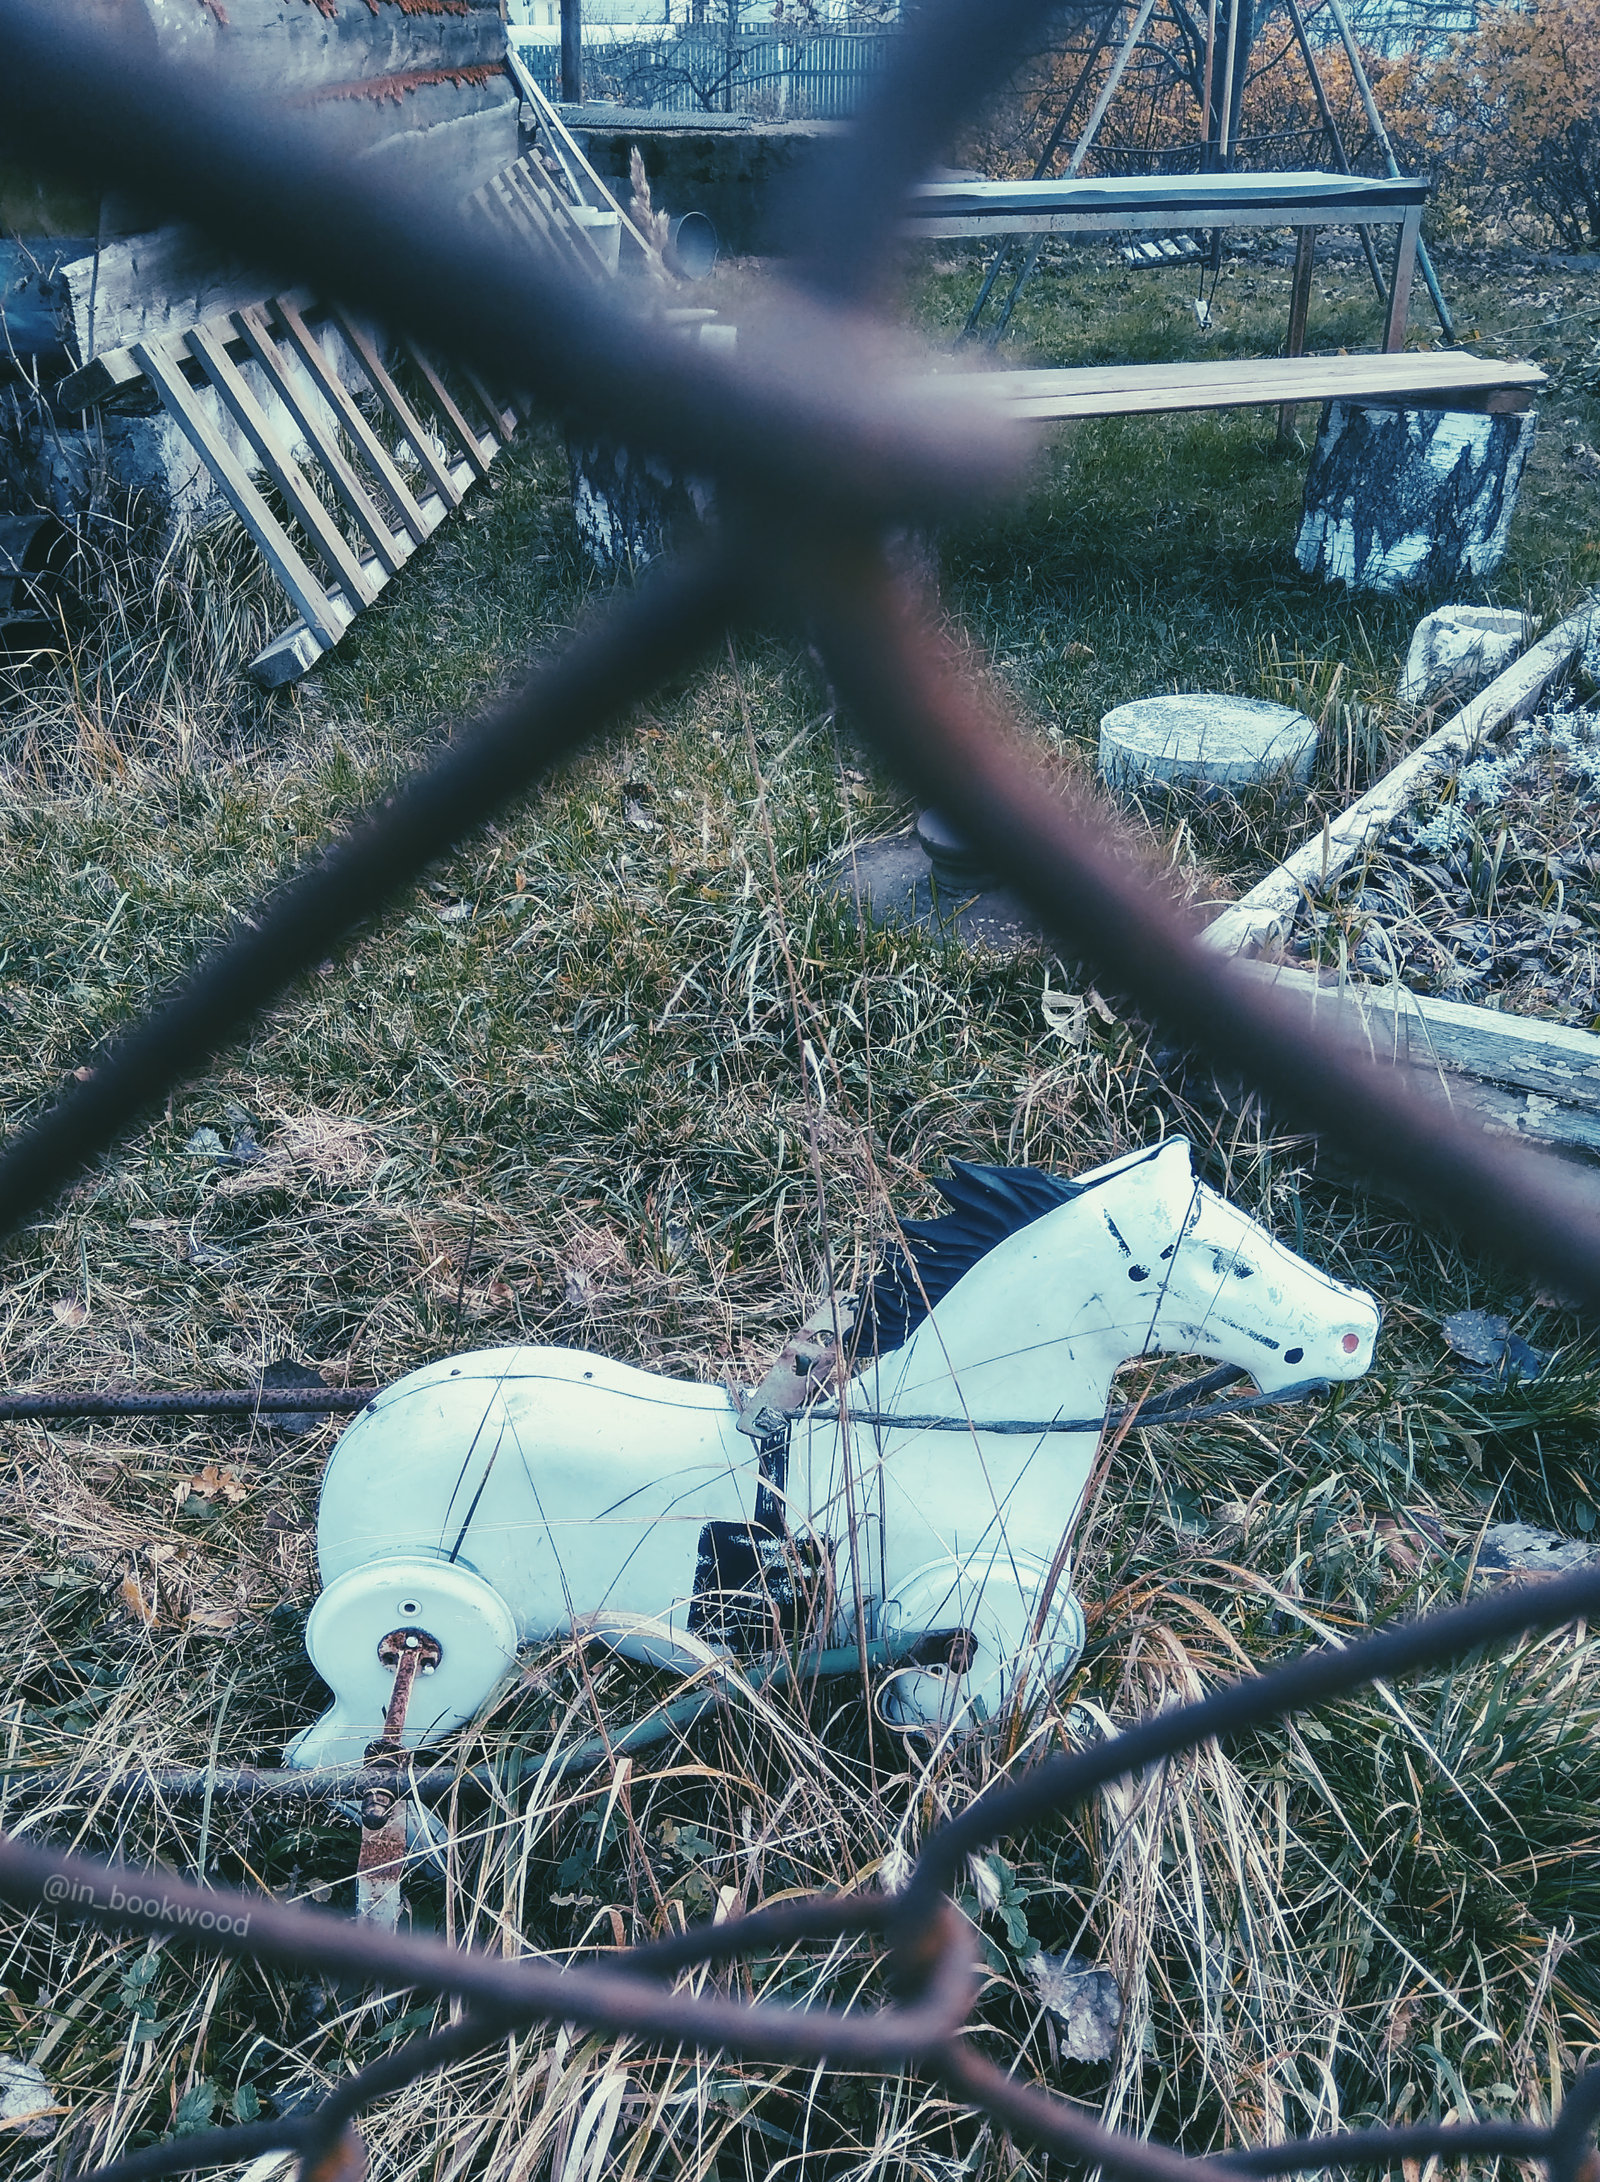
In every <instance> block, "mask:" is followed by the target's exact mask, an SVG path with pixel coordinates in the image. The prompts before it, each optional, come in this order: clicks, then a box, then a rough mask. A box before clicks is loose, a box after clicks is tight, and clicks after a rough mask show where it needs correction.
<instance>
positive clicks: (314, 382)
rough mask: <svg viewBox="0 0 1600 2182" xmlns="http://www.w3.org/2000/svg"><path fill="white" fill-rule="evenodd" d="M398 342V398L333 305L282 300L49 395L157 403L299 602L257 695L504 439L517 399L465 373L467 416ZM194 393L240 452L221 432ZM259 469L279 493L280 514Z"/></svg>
mask: <svg viewBox="0 0 1600 2182" xmlns="http://www.w3.org/2000/svg"><path fill="white" fill-rule="evenodd" d="M330 334H331V335H334V336H336V337H337V341H338V347H337V348H335V347H331V346H330V342H329V336H330ZM400 346H401V349H402V350H403V352H404V354H405V355H406V357H407V358H408V359H409V362H410V364H411V365H412V367H413V369H414V372H415V374H416V379H417V381H419V382H420V388H421V390H422V391H421V392H419V391H418V388H417V387H415V386H414V387H413V390H412V393H411V394H410V395H408V394H407V393H406V392H404V391H402V389H401V387H400V385H399V384H398V382H397V380H396V378H395V376H394V373H393V372H392V371H391V370H390V368H389V366H388V364H387V363H386V362H385V361H384V358H383V357H382V355H381V354H380V353H379V350H378V345H377V343H376V341H375V340H374V338H373V336H372V334H371V333H370V332H369V331H368V329H367V328H366V327H365V326H363V325H361V324H360V323H359V321H358V320H356V319H354V318H352V317H351V316H350V314H349V313H348V312H346V311H344V310H342V309H341V308H340V307H339V306H338V305H337V304H333V303H322V302H317V301H314V300H313V299H312V298H311V297H309V296H307V295H305V294H303V293H299V294H290V295H279V296H273V297H270V298H269V299H268V300H267V301H265V302H262V303H256V304H249V305H246V306H245V307H244V308H242V309H239V310H231V311H222V312H219V313H218V314H217V315H216V317H214V318H210V319H207V320H205V321H204V322H203V323H202V324H200V325H198V326H192V327H190V328H189V329H188V330H187V331H186V332H182V333H176V334H165V335H162V336H159V337H152V338H149V339H146V340H140V341H136V342H134V343H133V345H132V346H131V347H129V348H126V349H119V350H116V351H113V352H112V353H110V354H107V355H104V356H97V357H95V358H94V359H93V361H92V362H91V363H89V364H87V365H86V366H85V367H84V368H83V369H82V370H81V371H79V372H76V373H75V374H74V375H73V377H72V378H71V379H70V380H68V381H66V382H64V384H63V386H62V388H61V390H60V393H61V398H62V399H63V401H64V402H65V403H66V405H67V406H68V407H72V408H88V407H91V406H93V405H95V404H97V403H100V402H104V401H106V400H108V399H109V398H110V397H111V396H113V395H115V394H120V393H125V392H127V391H129V390H130V389H131V388H133V387H135V386H137V385H139V384H140V383H141V382H144V383H146V384H148V385H149V386H150V387H151V388H152V389H153V390H154V391H155V393H156V394H157V395H158V396H159V397H160V400H161V403H162V406H163V407H164V408H165V409H166V411H167V413H168V415H169V416H170V417H171V418H172V420H173V422H174V423H175V424H176V425H177V427H178V429H179V430H180V431H181V432H182V433H183V435H184V437H185V438H186V439H187V440H188V442H189V444H190V445H191V446H192V447H193V449H194V451H195V453H196V454H197V455H198V456H199V457H200V459H201V461H202V462H203V463H204V464H205V465H206V467H207V469H208V470H210V472H211V474H212V476H213V477H214V478H215V479H216V482H217V485H218V487H219V489H220V491H221V492H222V495H223V497H224V498H225V499H226V500H227V502H228V504H229V506H230V507H231V508H232V509H233V511H234V513H235V514H236V515H237V516H238V517H239V520H240V521H241V522H242V523H243V524H244V526H245V528H246V529H247V530H248V531H249V533H250V535H251V537H252V538H253V539H254V540H255V542H256V544H257V546H258V547H259V548H260V549H261V553H262V555H263V557H264V558H265V560H266V562H267V565H268V567H269V568H270V569H271V570H272V572H273V574H274V575H275V576H276V577H277V579H278V581H279V583H280V584H282V586H283V588H284V590H285V591H286V592H287V594H288V596H289V599H290V602H291V603H292V604H293V605H294V606H295V607H296V608H297V609H298V612H299V616H300V618H299V619H298V620H297V621H296V622H294V623H293V624H292V626H291V627H289V628H287V629H285V630H284V631H283V633H282V634H281V635H280V636H277V637H275V638H274V639H273V640H272V642H271V643H270V644H269V645H267V647H266V648H265V650H263V651H261V652H259V653H258V654H257V655H256V657H255V658H254V659H253V660H251V662H250V666H249V672H250V673H251V674H252V675H253V676H254V678H255V679H256V680H257V681H258V682H261V683H263V684H264V685H266V686H267V687H268V688H272V687H275V686H277V685H279V684H282V683H285V682H292V681H294V680H295V679H296V678H297V677H298V676H300V675H302V674H304V673H305V672H306V671H307V669H308V668H310V667H313V666H315V664H316V662H317V661H318V660H319V659H320V658H321V657H322V656H323V654H324V653H325V652H328V651H331V650H332V649H333V647H334V645H335V644H337V643H338V641H339V639H340V638H341V637H342V636H343V635H344V632H345V631H346V629H348V628H349V626H350V624H351V622H353V621H354V620H355V618H356V616H357V615H358V614H360V613H361V612H362V611H363V610H364V609H365V608H366V607H368V606H370V605H371V604H372V602H373V600H374V599H375V598H376V597H377V595H378V593H379V592H380V591H381V590H382V589H383V587H384V585H385V584H386V583H387V582H388V581H389V579H390V577H391V576H393V575H395V574H396V573H397V572H398V570H399V569H400V568H402V567H403V566H404V564H405V562H406V561H407V560H408V559H409V558H410V557H411V555H412V554H413V553H414V552H415V551H416V549H417V547H418V546H419V545H421V544H422V542H423V541H424V539H426V538H429V537H431V536H432V534H433V532H434V531H435V530H437V529H438V527H439V525H440V523H442V522H443V520H444V518H445V517H446V516H447V515H448V514H449V513H450V511H451V509H452V508H455V507H458V506H459V505H460V503H461V501H462V499H463V497H464V496H465V494H466V493H467V491H468V490H469V489H470V488H471V486H472V485H473V484H474V483H475V482H477V481H478V480H480V479H483V478H486V477H487V476H488V474H489V470H490V466H491V465H492V463H493V462H494V460H495V457H496V456H497V455H498V454H499V453H500V452H501V451H502V449H503V448H505V447H507V446H509V445H510V443H511V441H512V439H513V438H514V436H515V434H516V431H517V427H518V424H519V422H520V421H521V413H520V411H519V408H518V407H517V405H515V404H514V403H508V402H506V401H504V400H502V399H501V398H500V397H499V396H497V395H495V394H493V393H491V392H490V391H489V389H488V388H486V387H485V386H484V385H483V384H482V382H481V381H480V380H479V379H477V378H476V377H475V376H474V375H473V374H471V373H469V372H462V373H460V374H459V383H460V386H461V389H462V392H463V395H464V396H465V398H466V400H467V401H468V402H469V404H470V405H471V406H473V407H475V408H477V409H478V410H480V411H481V413H482V419H483V421H482V422H481V423H478V424H474V423H472V422H471V421H469V419H468V417H467V415H466V413H465V411H464V409H463V407H462V405H461V401H459V400H458V399H457V397H456V395H455V394H453V393H452V392H451V390H450V389H449V387H447V386H446V384H445V382H444V379H443V378H442V376H441V375H440V373H439V371H438V370H437V369H436V368H435V366H434V365H433V363H432V362H431V361H430V360H429V358H428V357H427V356H426V355H425V354H424V353H423V351H422V350H421V349H419V348H418V347H417V346H416V345H415V343H413V342H411V341H409V340H405V341H402V342H401V344H400ZM340 350H342V351H343V354H342V356H341V355H340V353H339V351H340ZM249 366H253V367H254V371H253V373H252V375H251V377H247V376H246V367H249ZM252 378H253V380H254V383H253V384H252ZM352 378H353V379H355V380H356V382H357V384H356V387H355V390H354V391H352V388H351V386H350V385H349V384H347V380H348V379H352ZM206 389H210V390H211V392H212V394H213V395H214V396H215V401H216V405H217V408H218V409H219V410H220V411H221V412H222V413H223V414H225V415H226V416H227V417H228V418H230V419H231V420H232V423H233V425H234V426H235V428H236V430H237V433H238V435H239V439H240V440H241V441H242V442H243V445H244V448H245V449H247V450H248V453H241V452H240V451H237V450H236V447H235V445H233V444H231V443H230V440H229V439H228V437H226V436H225V435H224V433H223V432H222V430H221V429H219V419H218V417H217V416H216V415H215V414H213V412H212V410H211V407H210V405H209V404H208V403H207V402H206V400H205V398H204V396H205V391H206ZM296 434H298V435H299V438H298V439H296V437H295V435H296ZM252 457H253V460H252V459H251V458H252ZM255 470H259V471H262V472H265V475H266V477H267V478H268V479H270V481H271V483H272V485H273V486H275V487H276V488H277V492H278V494H279V496H281V503H282V511H281V512H280V509H279V508H275V507H274V506H273V505H272V504H271V502H270V501H269V499H268V498H267V494H266V491H265V490H264V489H263V487H262V485H261V484H259V483H258V482H257V480H256V477H255V476H254V475H253V474H252V471H255ZM341 513H342V516H343V518H344V520H343V521H341V520H340V516H341ZM291 525H292V526H293V527H291Z"/></svg>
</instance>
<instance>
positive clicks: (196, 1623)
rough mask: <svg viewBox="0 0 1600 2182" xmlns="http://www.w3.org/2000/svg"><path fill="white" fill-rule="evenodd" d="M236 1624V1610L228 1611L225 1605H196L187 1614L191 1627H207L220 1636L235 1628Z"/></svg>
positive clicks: (237, 1622) (237, 1624)
mask: <svg viewBox="0 0 1600 2182" xmlns="http://www.w3.org/2000/svg"><path fill="white" fill-rule="evenodd" d="M238 1626H239V1616H238V1614H237V1612H232V1613H230V1612H229V1611H228V1609H227V1608H226V1607H219V1606H202V1607H196V1608H195V1609H194V1610H193V1611H192V1612H191V1613H190V1615H189V1627H190V1628H191V1629H209V1630H212V1631H214V1632H215V1633H216V1634H218V1635H222V1636H225V1635H226V1634H227V1632H228V1631H229V1630H230V1629H236V1628H237V1627H238Z"/></svg>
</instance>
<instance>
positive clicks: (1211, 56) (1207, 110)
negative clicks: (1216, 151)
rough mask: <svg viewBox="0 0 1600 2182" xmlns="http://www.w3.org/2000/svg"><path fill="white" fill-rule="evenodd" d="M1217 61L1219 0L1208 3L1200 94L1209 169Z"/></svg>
mask: <svg viewBox="0 0 1600 2182" xmlns="http://www.w3.org/2000/svg"><path fill="white" fill-rule="evenodd" d="M1216 63H1217V0H1207V5H1206V68H1205V81H1204V83H1203V85H1202V86H1201V95H1200V158H1201V161H1202V162H1203V165H1204V167H1205V168H1206V169H1207V170H1209V167H1210V161H1211V73H1212V70H1213V69H1214V68H1215V67H1216Z"/></svg>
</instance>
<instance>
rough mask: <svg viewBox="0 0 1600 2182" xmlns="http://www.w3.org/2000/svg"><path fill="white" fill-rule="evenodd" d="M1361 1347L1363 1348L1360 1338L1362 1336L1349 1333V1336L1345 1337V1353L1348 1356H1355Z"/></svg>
mask: <svg viewBox="0 0 1600 2182" xmlns="http://www.w3.org/2000/svg"><path fill="white" fill-rule="evenodd" d="M1360 1346H1361V1336H1360V1334H1358V1333H1347V1334H1346V1335H1345V1337H1344V1353H1345V1354H1346V1356H1354V1354H1355V1353H1356V1350H1357V1349H1358V1348H1360Z"/></svg>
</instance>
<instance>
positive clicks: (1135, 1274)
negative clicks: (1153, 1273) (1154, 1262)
mask: <svg viewBox="0 0 1600 2182" xmlns="http://www.w3.org/2000/svg"><path fill="white" fill-rule="evenodd" d="M1128 1278H1129V1280H1148V1279H1149V1278H1150V1268H1149V1266H1148V1265H1130V1266H1129V1267H1128Z"/></svg>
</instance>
